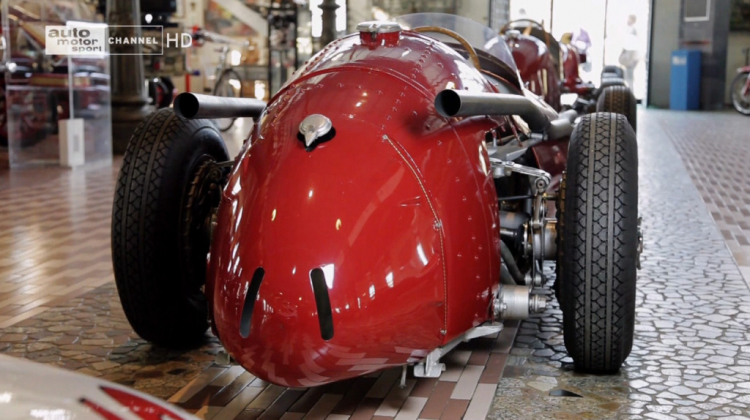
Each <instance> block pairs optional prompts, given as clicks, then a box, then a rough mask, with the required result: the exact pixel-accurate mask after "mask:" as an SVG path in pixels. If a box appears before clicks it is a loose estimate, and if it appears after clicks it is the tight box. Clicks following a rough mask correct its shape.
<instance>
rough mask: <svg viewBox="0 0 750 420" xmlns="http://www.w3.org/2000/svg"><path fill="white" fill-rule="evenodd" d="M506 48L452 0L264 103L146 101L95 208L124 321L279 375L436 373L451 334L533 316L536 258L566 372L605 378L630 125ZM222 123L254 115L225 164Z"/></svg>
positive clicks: (617, 309) (632, 220)
mask: <svg viewBox="0 0 750 420" xmlns="http://www.w3.org/2000/svg"><path fill="white" fill-rule="evenodd" d="M529 38H530V37H529ZM526 39H527V38H526V37H525V36H524V35H518V37H517V40H516V41H520V40H526ZM513 42H514V40H513V39H511V40H508V39H507V38H505V37H502V36H498V35H497V33H496V32H494V31H492V30H491V29H489V28H487V27H484V26H483V25H481V24H479V23H476V22H473V21H471V20H469V19H466V18H462V17H458V16H453V15H442V14H415V15H407V16H402V17H400V18H398V19H397V20H396V21H395V22H365V23H362V24H360V25H359V26H358V33H356V34H353V35H350V36H347V37H344V38H342V39H339V40H336V41H334V42H333V43H331V44H329V45H328V46H327V47H325V48H324V49H323V50H322V51H321V52H320V53H319V54H317V55H316V56H315V57H313V58H312V59H311V60H310V61H308V62H307V63H306V65H305V66H304V67H303V68H301V69H300V70H299V71H298V72H297V73H296V74H295V76H294V77H293V78H292V79H291V80H290V81H289V82H288V83H287V84H286V85H285V86H284V87H283V88H282V89H281V90H280V91H279V92H278V93H277V94H276V95H275V96H274V97H273V98H272V99H271V101H270V102H269V103H268V105H267V106H266V104H265V103H262V102H259V101H256V100H252V99H240V98H218V97H212V96H205V95H196V94H189V93H183V94H181V95H180V96H178V98H177V99H176V101H175V107H174V109H171V108H169V109H162V110H159V111H157V112H156V113H154V114H152V115H151V116H150V117H149V118H148V119H147V121H145V122H144V123H143V124H142V125H141V126H140V127H139V128H138V129H137V130H136V132H135V134H134V135H133V137H132V138H131V140H130V143H129V145H128V148H127V151H126V154H125V157H124V161H123V165H122V169H121V171H120V175H119V179H118V184H117V188H116V193H115V197H114V210H113V218H112V257H113V262H114V269H115V278H116V282H117V288H118V291H119V295H120V299H121V302H122V305H123V308H124V310H125V313H126V315H127V317H128V320H129V322H130V323H131V325H132V326H133V328H134V329H135V331H136V332H137V333H138V334H139V335H140V336H141V337H143V338H145V339H147V340H150V341H152V342H154V343H156V344H159V345H162V346H168V347H185V346H191V345H195V344H197V343H200V341H201V340H202V339H203V337H204V334H205V332H206V329H207V328H208V327H209V326H210V327H211V328H212V330H213V332H214V334H216V335H217V336H218V337H219V339H220V340H221V342H222V343H223V345H224V346H225V348H226V350H227V351H228V353H229V354H230V355H231V356H232V357H233V358H234V359H235V360H236V361H237V362H238V363H239V364H241V365H242V366H243V367H245V368H246V369H247V370H249V371H250V372H252V373H253V374H254V375H257V376H259V377H261V378H263V379H264V380H268V381H270V382H273V383H275V384H279V385H286V386H295V387H296V386H315V385H321V384H325V383H329V382H333V381H338V380H343V379H347V378H352V377H356V376H360V375H365V374H367V373H369V372H373V371H377V370H381V369H385V368H389V367H393V366H404V367H405V368H406V367H409V366H411V367H413V369H414V374H415V376H418V377H437V376H440V374H441V372H442V369H443V365H442V364H441V363H440V359H441V357H442V356H443V355H445V354H446V353H447V352H448V351H450V350H451V349H453V348H454V347H455V346H456V345H457V344H458V343H460V342H462V341H464V340H469V339H472V338H474V337H479V336H484V335H488V334H493V333H496V332H498V331H500V330H501V329H502V328H503V322H502V321H504V320H508V319H525V318H527V317H528V316H529V315H530V314H531V313H533V312H537V311H541V310H543V309H544V308H545V306H546V303H547V294H545V293H544V292H545V291H544V290H543V289H542V287H543V285H544V284H545V282H546V281H547V277H546V276H545V275H544V274H543V264H544V263H545V262H549V261H554V262H556V264H557V276H556V280H555V286H554V289H555V292H556V294H557V299H558V300H559V301H560V304H561V309H562V312H563V327H564V337H565V345H566V347H567V349H568V352H569V354H570V356H571V357H572V359H573V361H574V365H575V367H576V368H577V369H579V370H581V371H585V372H593V373H612V372H616V371H617V370H618V369H619V368H620V366H621V365H622V363H623V362H624V360H625V359H626V358H627V357H628V354H629V353H630V350H631V348H632V344H633V330H634V318H635V290H636V267H637V264H638V259H639V254H640V247H641V234H640V226H639V218H638V156H637V145H636V134H635V132H634V130H633V128H632V127H631V125H630V124H629V123H628V120H627V119H626V117H625V116H623V115H621V114H625V115H627V113H628V109H627V108H625V107H624V105H623V102H617V101H613V103H611V104H610V106H611V107H612V109H611V111H615V112H597V113H593V114H585V115H582V114H579V113H578V112H576V111H575V110H569V111H566V112H562V113H558V109H559V108H560V106H559V105H558V104H557V103H556V102H555V101H554V100H553V99H554V98H552V99H550V98H551V97H549V96H545V98H546V99H547V101H548V103H545V102H544V101H543V100H542V99H540V97H539V96H537V95H535V94H534V93H532V92H531V91H530V90H529V89H527V88H526V84H525V81H524V80H523V79H522V78H521V77H520V76H519V74H520V75H524V74H525V75H528V74H530V73H529V72H530V70H529V68H530V66H532V65H534V64H533V63H534V60H539V61H540V62H544V63H548V64H549V61H548V58H544V57H541V58H540V57H537V58H533V57H532V59H531V60H529V61H524V62H522V63H521V67H520V68H519V67H517V65H516V60H515V59H514V57H518V55H517V54H516V55H514V54H513V52H512V51H511V49H509V47H508V44H509V43H510V44H512V43H513ZM523 42H526V41H523ZM529 42H531V41H529ZM537 45H538V44H537ZM519 61H520V60H519ZM558 65H559V63H558ZM545 66H547V64H545ZM548 71H552V68H551V67H548ZM548 76H549V74H548ZM535 83H536V82H535ZM540 83H544V82H543V80H542V81H540ZM534 87H538V84H536V85H535V86H534ZM548 87H549V86H548ZM542 93H544V92H542ZM618 107H619V108H618ZM556 108H557V109H556ZM233 117H254V118H257V124H256V125H255V127H254V128H253V130H252V132H251V133H250V137H249V139H248V140H247V141H246V143H245V145H244V146H243V148H242V150H241V151H240V154H239V155H238V156H237V157H236V158H235V159H230V157H229V156H228V154H227V151H226V147H225V145H224V143H223V140H222V137H221V135H220V133H219V132H218V130H217V129H216V128H215V126H214V124H213V123H212V122H211V121H209V120H208V119H207V118H233Z"/></svg>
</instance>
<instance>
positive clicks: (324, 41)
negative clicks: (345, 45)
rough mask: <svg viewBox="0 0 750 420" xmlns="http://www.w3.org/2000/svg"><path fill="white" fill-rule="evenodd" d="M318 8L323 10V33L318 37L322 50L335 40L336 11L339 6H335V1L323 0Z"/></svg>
mask: <svg viewBox="0 0 750 420" xmlns="http://www.w3.org/2000/svg"><path fill="white" fill-rule="evenodd" d="M320 8H321V10H323V32H322V33H321V35H320V46H321V48H322V47H325V46H326V45H328V44H330V43H331V42H333V40H334V39H336V35H337V33H336V9H338V8H339V5H338V4H336V0H323V3H321V5H320Z"/></svg>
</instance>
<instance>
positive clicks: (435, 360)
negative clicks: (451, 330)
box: [414, 322, 503, 378]
mask: <svg viewBox="0 0 750 420" xmlns="http://www.w3.org/2000/svg"><path fill="white" fill-rule="evenodd" d="M502 329H503V324H502V323H496V322H490V323H485V324H482V325H479V326H477V327H474V328H472V329H470V330H469V331H466V332H465V333H463V334H461V335H460V336H458V337H456V338H454V339H453V340H452V341H450V342H449V343H448V344H446V345H444V346H443V347H438V348H436V349H435V350H433V351H431V352H430V353H429V354H428V355H427V357H425V358H424V360H422V361H421V362H419V363H417V364H416V365H414V376H415V377H417V378H439V377H440V375H441V374H442V373H443V372H444V371H445V364H444V363H440V358H442V357H443V356H445V355H446V354H448V352H449V351H451V350H453V349H454V348H455V347H456V346H457V345H459V344H461V342H464V341H469V340H471V339H472V338H477V337H484V336H485V335H490V334H495V333H498V332H500V331H501V330H502Z"/></svg>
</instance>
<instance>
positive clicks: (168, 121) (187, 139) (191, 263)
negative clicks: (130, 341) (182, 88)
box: [112, 108, 229, 348]
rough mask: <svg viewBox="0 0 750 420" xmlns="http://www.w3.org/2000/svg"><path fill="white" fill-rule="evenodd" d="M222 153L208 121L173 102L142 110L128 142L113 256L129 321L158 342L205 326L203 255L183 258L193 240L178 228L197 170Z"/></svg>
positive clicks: (187, 336)
mask: <svg viewBox="0 0 750 420" xmlns="http://www.w3.org/2000/svg"><path fill="white" fill-rule="evenodd" d="M228 159H229V158H228V154H227V150H226V146H225V145H224V142H223V140H222V138H221V134H220V133H219V132H218V131H217V130H216V127H214V125H213V124H212V123H211V122H210V121H208V120H186V119H182V118H180V117H178V116H177V115H175V113H174V110H173V109H172V108H164V109H160V110H158V111H156V112H154V113H152V114H151V115H149V117H148V118H147V119H146V121H144V122H142V123H141V124H140V125H139V126H138V127H137V128H136V130H135V133H134V134H133V136H132V137H131V139H130V141H129V142H128V145H127V149H126V150H125V156H124V157H123V164H122V168H121V169H120V174H119V176H118V179H117V187H116V190H115V197H114V206H113V210H112V261H113V265H114V271H115V282H116V284H117V291H118V293H119V295H120V302H122V307H123V310H124V311H125V315H126V316H127V318H128V321H129V322H130V325H131V326H132V327H133V329H134V330H135V332H136V333H137V334H138V335H139V336H141V337H142V338H144V339H146V340H148V341H150V342H152V343H155V344H157V345H160V346H163V347H167V348H185V347H189V346H193V345H195V344H198V343H199V342H200V341H201V340H202V338H203V337H204V335H205V332H206V329H207V328H208V309H207V302H206V298H205V296H204V295H203V293H202V290H201V287H202V285H203V284H204V282H205V275H206V273H205V264H206V258H205V255H206V254H205V253H204V254H203V256H202V258H195V257H194V258H191V259H190V260H188V258H187V257H186V255H188V256H189V255H193V256H194V253H193V254H191V252H190V251H191V250H194V249H195V248H196V247H197V245H196V244H195V242H196V241H195V240H193V238H192V237H191V236H190V235H189V234H186V233H185V232H186V229H185V226H186V225H187V224H189V222H190V216H191V215H190V214H188V213H189V212H187V211H184V210H183V209H185V208H186V207H188V204H190V203H191V199H190V197H191V194H190V191H191V189H192V188H193V180H194V178H195V175H196V173H197V172H198V171H199V170H201V168H202V167H204V166H205V165H206V162H208V161H210V160H215V161H226V160H228ZM186 220H187V222H186ZM191 227H192V225H191ZM205 249H206V250H207V246H205ZM186 250H187V251H188V252H186Z"/></svg>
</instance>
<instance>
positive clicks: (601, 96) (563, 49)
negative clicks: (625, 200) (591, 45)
mask: <svg viewBox="0 0 750 420" xmlns="http://www.w3.org/2000/svg"><path fill="white" fill-rule="evenodd" d="M500 33H502V34H504V35H505V37H506V39H507V42H508V46H509V47H510V50H511V51H512V53H513V59H514V60H515V62H516V64H517V65H518V69H519V71H520V74H521V79H522V80H523V81H524V82H525V83H526V87H527V88H528V89H529V90H530V91H532V92H534V93H535V94H537V95H539V96H541V97H543V98H544V101H545V102H547V103H548V104H549V105H550V106H551V107H553V108H554V109H555V110H557V111H561V110H565V109H566V107H564V106H563V105H562V104H561V95H562V94H564V93H573V94H575V95H577V98H576V100H575V102H574V103H573V104H572V106H570V107H569V109H574V110H575V111H576V112H578V113H579V114H588V113H592V112H616V113H621V114H623V115H625V117H627V119H628V121H629V122H630V124H631V125H632V126H633V130H635V129H636V124H637V122H636V121H637V114H636V104H637V101H636V99H635V96H634V95H633V93H632V92H631V90H630V88H629V87H628V86H627V84H626V83H625V80H624V79H623V74H622V69H621V68H619V67H616V66H605V68H604V70H603V72H602V80H601V83H600V85H599V87H596V86H595V85H594V84H593V83H587V82H584V81H583V80H581V78H580V76H579V69H580V66H581V64H583V60H582V55H581V54H580V53H579V51H578V49H577V48H576V47H575V46H574V45H571V44H565V43H561V42H558V41H557V40H556V39H555V38H554V37H553V36H552V34H550V33H549V32H547V31H546V30H545V29H544V27H543V26H542V25H541V24H540V23H538V22H536V21H533V20H531V19H519V20H514V21H511V22H508V23H507V24H506V25H505V26H503V28H502V29H501V30H500ZM583 57H584V58H585V56H583Z"/></svg>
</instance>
